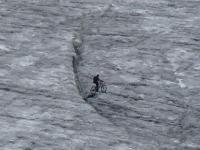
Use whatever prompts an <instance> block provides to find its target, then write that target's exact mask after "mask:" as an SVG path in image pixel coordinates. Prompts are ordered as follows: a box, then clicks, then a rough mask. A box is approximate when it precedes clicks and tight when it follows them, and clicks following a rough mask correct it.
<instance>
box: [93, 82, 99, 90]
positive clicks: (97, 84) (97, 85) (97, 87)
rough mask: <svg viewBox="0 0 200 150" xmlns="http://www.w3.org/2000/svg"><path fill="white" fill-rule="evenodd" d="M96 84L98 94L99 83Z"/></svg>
mask: <svg viewBox="0 0 200 150" xmlns="http://www.w3.org/2000/svg"><path fill="white" fill-rule="evenodd" d="M94 84H96V92H98V91H99V83H98V82H95V83H94Z"/></svg>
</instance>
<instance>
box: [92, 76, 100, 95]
mask: <svg viewBox="0 0 200 150" xmlns="http://www.w3.org/2000/svg"><path fill="white" fill-rule="evenodd" d="M99 81H100V79H99V74H97V75H96V76H94V78H93V83H94V84H96V92H98V91H99Z"/></svg>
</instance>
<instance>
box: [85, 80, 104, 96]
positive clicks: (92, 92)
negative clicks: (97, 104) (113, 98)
mask: <svg viewBox="0 0 200 150" xmlns="http://www.w3.org/2000/svg"><path fill="white" fill-rule="evenodd" d="M99 89H100V91H101V93H106V92H107V85H106V83H105V82H104V81H103V80H99ZM95 94H96V85H93V86H92V87H91V89H90V93H89V95H95Z"/></svg>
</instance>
